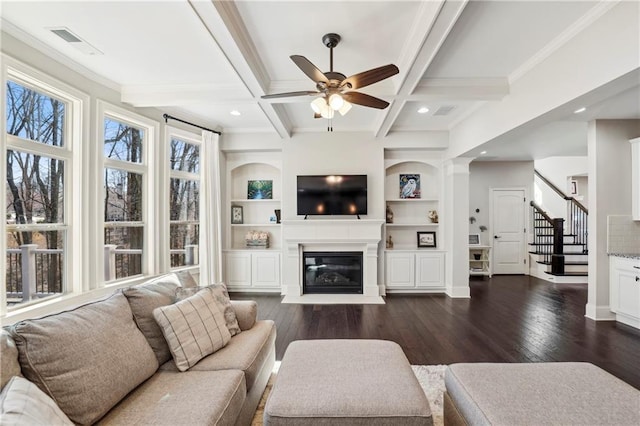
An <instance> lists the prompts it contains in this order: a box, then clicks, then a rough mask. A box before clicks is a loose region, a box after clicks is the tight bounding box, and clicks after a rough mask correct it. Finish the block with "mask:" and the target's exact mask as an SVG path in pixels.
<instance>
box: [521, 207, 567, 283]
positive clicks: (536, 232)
mask: <svg viewBox="0 0 640 426" xmlns="http://www.w3.org/2000/svg"><path fill="white" fill-rule="evenodd" d="M529 204H530V205H531V210H532V212H531V218H532V221H533V223H532V228H531V229H533V245H534V247H535V248H536V252H535V253H536V254H538V255H540V256H542V261H543V262H544V263H545V264H547V265H551V273H552V274H564V219H562V218H551V217H549V215H548V214H547V212H545V211H544V210H542V208H540V206H538V205H537V204H536V203H535V202H534V201H531V202H530V203H529Z"/></svg>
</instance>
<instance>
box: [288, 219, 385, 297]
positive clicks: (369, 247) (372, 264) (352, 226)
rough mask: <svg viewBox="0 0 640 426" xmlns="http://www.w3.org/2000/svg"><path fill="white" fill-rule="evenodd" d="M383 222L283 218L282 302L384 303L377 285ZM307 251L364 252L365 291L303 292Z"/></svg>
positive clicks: (363, 276)
mask: <svg viewBox="0 0 640 426" xmlns="http://www.w3.org/2000/svg"><path fill="white" fill-rule="evenodd" d="M382 224H383V221H382V220H376V219H324V218H323V219H315V218H314V219H307V220H284V221H283V222H282V233H283V241H284V253H283V265H282V275H283V287H282V288H283V293H284V294H285V297H284V300H283V303H384V301H383V300H382V298H381V297H380V290H379V286H378V245H379V243H380V240H381V239H382ZM305 251H323V252H346V251H352V252H353V251H356V252H361V253H362V294H361V295H359V294H336V295H325V294H306V295H305V294H303V292H302V282H303V279H304V277H303V274H302V258H303V256H302V255H303V253H304V252H305Z"/></svg>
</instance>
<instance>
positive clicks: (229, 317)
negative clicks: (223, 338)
mask: <svg viewBox="0 0 640 426" xmlns="http://www.w3.org/2000/svg"><path fill="white" fill-rule="evenodd" d="M202 289H209V290H210V291H211V293H212V294H213V297H214V298H215V300H216V303H217V304H218V308H219V309H220V311H222V314H223V315H224V322H225V324H226V326H227V329H228V330H229V333H230V334H231V337H233V336H235V335H236V334H238V333H240V331H242V330H241V329H240V325H239V324H238V318H237V317H236V311H235V310H234V309H233V306H232V305H231V299H230V298H229V293H228V292H227V286H226V285H224V284H214V285H210V286H207V287H196V288H192V287H190V288H182V287H181V288H177V289H176V298H177V300H183V299H186V298H187V297H190V296H193V295H194V294H196V293H197V292H198V291H200V290H202Z"/></svg>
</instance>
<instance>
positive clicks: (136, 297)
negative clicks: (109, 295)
mask: <svg viewBox="0 0 640 426" xmlns="http://www.w3.org/2000/svg"><path fill="white" fill-rule="evenodd" d="M179 285H180V282H179V281H178V277H177V276H176V275H175V274H166V275H163V276H161V277H158V278H155V279H153V280H151V281H148V282H145V283H144V284H140V285H136V286H133V287H129V288H126V289H124V290H123V292H122V293H123V294H124V295H125V296H126V297H127V300H128V301H129V305H130V306H131V311H132V312H133V319H134V320H135V322H136V324H137V325H138V328H139V329H140V331H142V334H144V337H145V338H146V339H147V342H149V346H151V349H153V353H154V354H155V356H156V359H157V360H158V364H160V365H162V364H164V363H165V362H167V361H169V360H170V359H171V352H170V351H169V346H168V345H167V342H166V341H165V340H164V336H163V335H162V330H161V329H160V327H159V326H158V323H157V322H156V320H155V318H153V310H154V309H155V308H158V307H160V306H166V305H171V304H173V303H175V301H176V296H175V293H176V289H177V288H180V287H179Z"/></svg>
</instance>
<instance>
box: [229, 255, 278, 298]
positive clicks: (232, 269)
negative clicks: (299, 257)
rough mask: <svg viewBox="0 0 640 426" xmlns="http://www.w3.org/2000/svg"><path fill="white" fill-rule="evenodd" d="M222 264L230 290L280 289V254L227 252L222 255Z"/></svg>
mask: <svg viewBox="0 0 640 426" xmlns="http://www.w3.org/2000/svg"><path fill="white" fill-rule="evenodd" d="M224 264H225V275H226V278H225V281H226V283H227V287H228V288H229V289H230V290H251V289H258V290H259V289H270V288H272V289H279V288H280V252H276V251H269V250H260V251H258V250H256V251H249V250H247V251H242V250H234V251H228V252H225V253H224Z"/></svg>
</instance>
